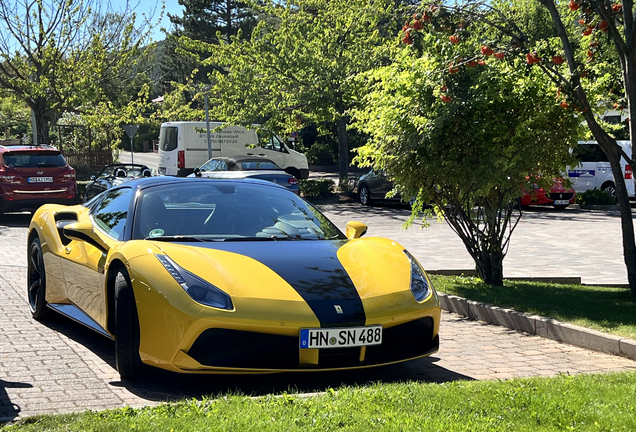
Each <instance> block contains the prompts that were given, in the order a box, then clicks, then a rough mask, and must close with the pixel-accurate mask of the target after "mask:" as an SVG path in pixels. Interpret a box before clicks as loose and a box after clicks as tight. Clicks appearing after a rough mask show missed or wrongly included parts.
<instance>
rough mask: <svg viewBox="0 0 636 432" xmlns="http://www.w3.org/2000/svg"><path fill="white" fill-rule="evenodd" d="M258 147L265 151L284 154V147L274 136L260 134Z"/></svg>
mask: <svg viewBox="0 0 636 432" xmlns="http://www.w3.org/2000/svg"><path fill="white" fill-rule="evenodd" d="M259 142H260V146H261V147H262V148H264V149H267V150H274V151H277V152H284V151H285V147H284V146H283V143H282V142H281V141H280V140H279V139H278V137H277V136H276V135H269V134H268V135H265V134H261V135H260V136H259Z"/></svg>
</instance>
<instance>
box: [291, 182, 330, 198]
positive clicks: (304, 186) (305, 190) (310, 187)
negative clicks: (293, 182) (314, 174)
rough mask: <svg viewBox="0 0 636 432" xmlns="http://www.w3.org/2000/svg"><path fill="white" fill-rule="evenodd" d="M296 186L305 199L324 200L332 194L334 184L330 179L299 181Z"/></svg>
mask: <svg viewBox="0 0 636 432" xmlns="http://www.w3.org/2000/svg"><path fill="white" fill-rule="evenodd" d="M298 186H299V187H300V194H301V195H302V196H303V197H305V198H326V197H328V196H330V195H332V194H333V192H334V189H335V187H336V184H335V183H334V181H333V180H331V179H321V180H300V181H299V182H298Z"/></svg>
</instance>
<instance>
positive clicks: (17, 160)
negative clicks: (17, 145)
mask: <svg viewBox="0 0 636 432" xmlns="http://www.w3.org/2000/svg"><path fill="white" fill-rule="evenodd" d="M4 164H5V165H6V166H8V167H11V168H46V167H63V166H66V160H65V159H64V156H62V155H61V154H60V153H53V152H46V153H44V152H19V153H18V152H15V153H5V154H4Z"/></svg>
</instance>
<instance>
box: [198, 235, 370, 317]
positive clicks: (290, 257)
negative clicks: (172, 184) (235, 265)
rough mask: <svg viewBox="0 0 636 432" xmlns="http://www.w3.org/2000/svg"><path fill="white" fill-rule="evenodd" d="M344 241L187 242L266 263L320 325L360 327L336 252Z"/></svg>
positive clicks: (356, 299)
mask: <svg viewBox="0 0 636 432" xmlns="http://www.w3.org/2000/svg"><path fill="white" fill-rule="evenodd" d="M345 243H346V240H333V241H332V240H305V241H303V240H298V241H256V242H236V243H232V242H227V243H220V242H219V243H197V244H196V245H193V244H192V243H187V245H188V246H190V247H192V246H196V247H206V248H209V249H218V250H223V251H227V252H233V253H236V254H240V255H245V256H248V257H250V258H253V259H255V260H256V261H258V262H260V263H262V264H264V265H266V266H267V267H269V268H270V269H272V270H273V271H274V272H276V273H277V274H278V275H279V276H280V277H282V278H283V279H284V280H285V281H286V282H287V283H288V284H290V285H291V286H292V287H293V288H294V289H295V290H296V291H297V292H298V294H300V296H301V297H302V298H303V299H304V300H305V301H306V302H307V304H308V305H309V307H310V308H311V309H312V310H313V311H314V313H315V314H316V317H318V320H320V325H321V327H342V326H361V325H365V323H366V315H365V313H364V308H363V306H362V300H360V295H359V294H358V291H357V290H356V287H355V286H354V285H353V281H351V278H349V275H348V274H347V272H346V271H345V269H344V267H342V264H341V263H340V261H339V260H338V255H337V252H338V249H340V247H341V246H342V245H344V244H345ZM264 294H265V293H264ZM336 306H339V307H340V309H341V310H342V313H338V311H337V308H336Z"/></svg>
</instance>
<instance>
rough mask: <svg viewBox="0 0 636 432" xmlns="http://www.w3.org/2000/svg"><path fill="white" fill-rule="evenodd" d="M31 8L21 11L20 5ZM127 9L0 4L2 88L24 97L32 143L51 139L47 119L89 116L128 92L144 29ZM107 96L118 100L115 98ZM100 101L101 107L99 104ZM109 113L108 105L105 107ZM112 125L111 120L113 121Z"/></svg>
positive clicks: (85, 1)
mask: <svg viewBox="0 0 636 432" xmlns="http://www.w3.org/2000/svg"><path fill="white" fill-rule="evenodd" d="M25 8H27V9H29V10H30V11H31V13H29V14H24V13H23V12H24V9H25ZM135 21H136V16H135V14H134V13H133V12H132V11H131V10H130V9H129V8H128V7H126V8H125V9H123V10H120V11H119V12H117V13H115V12H113V11H112V10H111V9H110V6H105V7H104V8H102V6H101V4H99V3H97V2H96V1H94V0H80V1H77V2H68V1H65V0H52V1H48V2H34V3H31V2H27V1H25V0H8V1H3V2H1V3H0V23H1V24H2V25H0V63H2V65H3V66H2V67H1V68H0V88H3V89H5V90H6V91H7V92H9V93H11V94H12V95H14V96H15V97H16V98H17V99H18V100H20V101H23V102H25V103H26V104H27V105H28V106H29V107H30V108H31V109H32V111H33V115H34V118H35V121H36V125H37V131H36V132H37V133H36V139H35V141H36V142H39V143H49V142H50V137H49V124H50V123H51V122H52V121H54V120H56V119H57V117H58V116H59V114H60V113H63V112H69V111H72V112H75V113H80V114H88V115H89V116H90V115H95V119H96V120H95V121H97V119H100V120H99V121H101V122H103V121H104V120H103V119H101V115H102V114H103V109H102V108H103V106H104V105H108V104H109V102H110V103H113V104H114V106H119V107H120V106H121V105H122V104H121V103H119V102H121V101H122V99H123V100H124V103H128V102H129V99H127V96H128V95H129V94H132V95H133V96H134V95H136V94H137V90H138V89H139V84H140V83H139V82H137V83H136V88H135V91H132V92H131V91H130V90H131V87H135V85H133V86H130V85H129V83H130V82H133V83H134V82H136V80H137V77H138V76H140V75H139V74H134V73H131V71H132V70H133V69H134V68H135V66H136V65H137V63H138V60H139V59H140V58H141V55H140V54H141V53H142V52H143V50H142V48H141V47H142V46H143V45H144V44H145V43H146V41H147V37H148V32H146V31H145V28H144V27H145V26H146V25H147V24H148V23H147V22H144V24H142V26H140V27H139V28H136V27H135ZM113 99H117V100H115V101H113ZM100 105H102V106H100ZM113 112H115V110H114V109H113V106H109V110H108V113H109V114H112V113H113ZM111 125H112V123H111Z"/></svg>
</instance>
